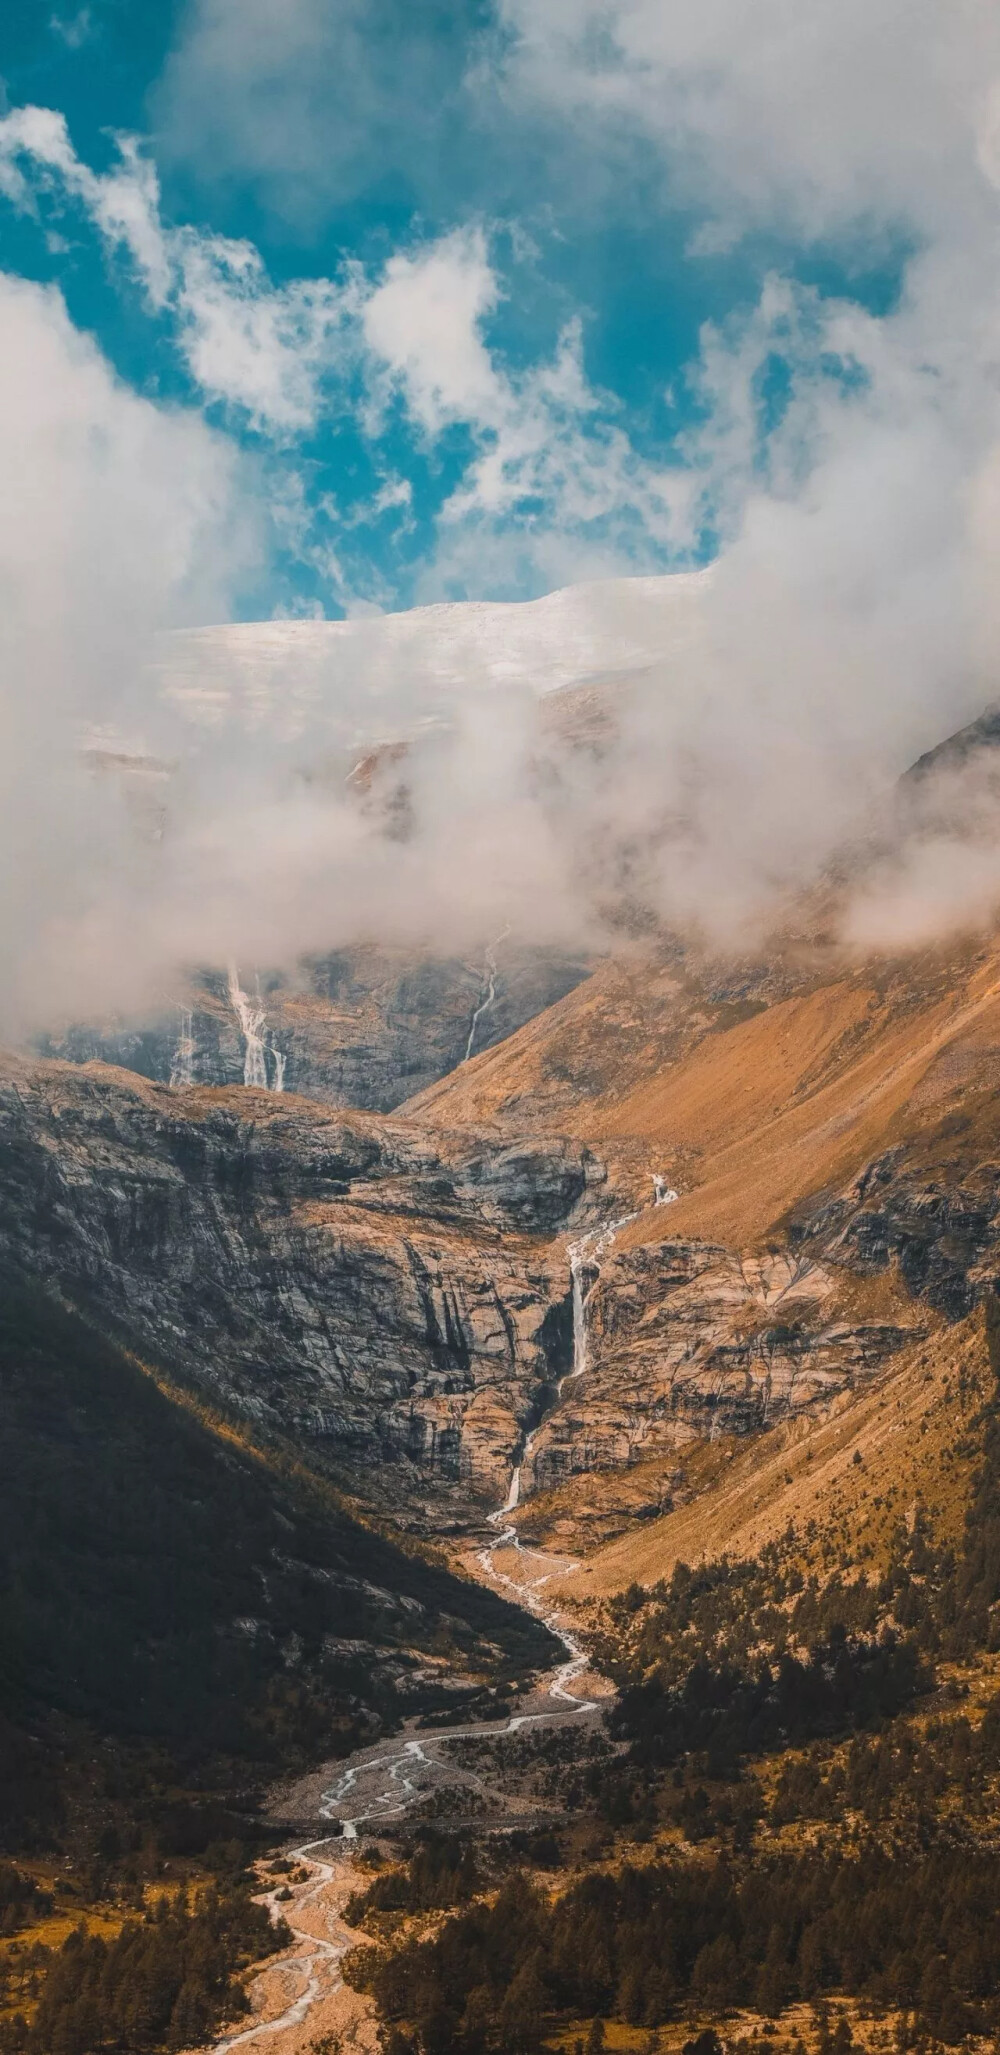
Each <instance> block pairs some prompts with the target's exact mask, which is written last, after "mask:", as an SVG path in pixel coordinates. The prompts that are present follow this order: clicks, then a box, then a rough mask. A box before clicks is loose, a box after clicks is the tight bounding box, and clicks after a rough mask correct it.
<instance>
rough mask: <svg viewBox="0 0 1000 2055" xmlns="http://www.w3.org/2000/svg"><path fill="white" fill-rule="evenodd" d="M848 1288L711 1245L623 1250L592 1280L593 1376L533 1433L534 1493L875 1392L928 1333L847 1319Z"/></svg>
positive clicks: (820, 1273) (782, 1257)
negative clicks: (896, 1358) (856, 1390)
mask: <svg viewBox="0 0 1000 2055" xmlns="http://www.w3.org/2000/svg"><path fill="white" fill-rule="evenodd" d="M836 1282H837V1280H836V1278H835V1276H834V1274H833V1273H831V1271H830V1270H829V1268H827V1267H826V1266H825V1265H824V1264H823V1263H822V1262H819V1261H816V1260H810V1259H808V1258H806V1257H800V1258H795V1257H793V1256H791V1255H786V1254H775V1255H766V1256H761V1257H744V1258H742V1259H741V1258H740V1257H739V1256H738V1255H736V1254H734V1253H733V1252H732V1251H731V1250H728V1249H724V1248H720V1247H717V1246H714V1245H713V1244H711V1243H707V1242H693V1241H676V1242H661V1243H657V1244H653V1245H649V1244H647V1245H645V1246H643V1247H640V1248H637V1249H632V1250H626V1251H623V1252H622V1253H621V1254H618V1255H615V1254H614V1253H613V1252H612V1253H611V1255H610V1258H609V1259H607V1260H602V1265H601V1271H600V1275H599V1276H598V1275H597V1274H596V1273H594V1272H593V1271H591V1272H589V1273H588V1272H585V1276H584V1283H585V1286H586V1287H587V1291H588V1296H587V1301H586V1310H585V1317H586V1323H587V1370H586V1374H585V1375H584V1376H583V1377H581V1378H580V1379H579V1380H574V1381H573V1382H572V1383H571V1384H570V1385H568V1386H567V1387H566V1392H565V1396H564V1401H563V1403H562V1404H561V1405H560V1406H559V1408H558V1409H557V1410H556V1411H555V1412H554V1413H553V1414H552V1415H551V1417H550V1418H549V1419H548V1420H546V1422H545V1423H544V1425H543V1426H542V1428H541V1429H540V1431H539V1432H538V1434H537V1435H535V1436H534V1437H533V1439H532V1443H531V1449H530V1451H529V1457H528V1463H527V1465H526V1471H527V1474H526V1477H525V1485H526V1488H527V1489H528V1490H530V1489H532V1488H535V1489H547V1488H550V1487H552V1486H554V1485H557V1484H559V1483H561V1482H562V1481H563V1480H564V1479H565V1478H566V1477H568V1476H570V1475H572V1474H573V1473H574V1472H578V1471H585V1470H604V1469H612V1468H617V1467H623V1466H625V1465H627V1464H630V1463H632V1462H635V1461H636V1460H637V1458H638V1457H640V1456H648V1455H652V1454H656V1453H659V1452H661V1451H662V1450H664V1449H666V1448H674V1447H678V1446H680V1445H681V1444H682V1443H684V1442H687V1441H691V1440H693V1439H695V1438H709V1439H714V1437H715V1435H716V1434H718V1433H722V1432H725V1433H727V1434H734V1433H736V1434H752V1433H754V1432H757V1431H759V1430H760V1429H762V1428H765V1427H767V1426H768V1425H769V1424H771V1423H773V1422H774V1421H775V1420H777V1419H780V1418H781V1417H782V1416H783V1415H786V1414H788V1413H794V1412H799V1411H801V1410H803V1409H804V1408H806V1407H810V1406H816V1405H817V1404H822V1403H823V1402H824V1401H828V1400H829V1399H831V1398H832V1397H834V1396H835V1394H836V1393H838V1392H840V1391H843V1390H844V1388H845V1387H846V1386H851V1387H853V1386H856V1385H859V1384H861V1383H863V1382H864V1381H865V1380H866V1379H867V1378H869V1377H870V1376H871V1375H872V1374H873V1373H874V1372H875V1371H876V1370H878V1369H879V1368H880V1367H881V1365H882V1364H883V1363H884V1362H885V1360H886V1358H887V1357H888V1356H889V1355H891V1354H892V1352H893V1350H895V1349H897V1348H899V1347H901V1346H902V1345H903V1343H904V1342H907V1341H910V1340H912V1339H913V1336H914V1332H919V1325H918V1324H917V1323H916V1322H915V1323H914V1325H913V1326H907V1325H903V1324H900V1325H896V1324H892V1323H889V1322H880V1323H878V1324H858V1323H855V1322H851V1321H848V1320H845V1319H843V1318H839V1317H837V1315H836V1313H835V1312H834V1311H833V1310H832V1308H831V1301H832V1300H833V1299H834V1297H835V1289H836Z"/></svg>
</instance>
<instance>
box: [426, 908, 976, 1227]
mask: <svg viewBox="0 0 1000 2055" xmlns="http://www.w3.org/2000/svg"><path fill="white" fill-rule="evenodd" d="M733 982H734V981H733V979H732V977H731V978H730V985H732V983H733ZM742 982H743V983H744V984H746V983H748V982H752V980H750V979H747V978H746V977H744V979H743V980H742ZM790 984H792V985H795V984H797V986H798V989H796V990H792V991H788V989H787V987H788V986H789V985H790ZM721 989H722V990H723V991H725V989H726V987H725V986H723V987H722V988H721ZM755 989H756V991H757V992H758V994H759V995H760V996H758V997H756V998H753V999H749V1000H743V1001H742V1002H741V1001H740V1000H732V999H729V998H726V997H722V998H720V997H719V996H718V993H719V990H720V984H719V968H718V966H717V965H709V966H702V967H701V968H700V969H699V970H698V971H697V972H684V973H683V974H680V973H678V972H677V971H676V970H674V969H672V968H671V967H670V966H669V965H666V966H665V965H662V964H660V965H659V966H657V965H656V964H655V963H652V962H650V961H649V960H648V959H647V960H646V961H645V962H643V963H641V964H640V963H633V964H630V965H628V966H622V965H621V963H617V964H608V965H604V966H602V967H601V969H600V970H599V971H598V972H597V973H596V975H595V976H594V977H593V978H591V979H589V980H588V981H587V982H586V983H585V984H584V985H582V986H580V987H579V988H578V989H577V990H576V991H574V992H572V993H570V994H568V996H567V997H566V998H565V999H563V1000H561V1001H560V1002H559V1004H558V1005H557V1006H554V1007H552V1008H550V1009H549V1010H548V1011H547V1012H546V1013H545V1014H543V1015H541V1016H540V1017H539V1018H538V1019H536V1020H534V1021H532V1022H530V1023H529V1024H528V1026H527V1027H525V1028H522V1029H521V1030H520V1031H519V1033H517V1034H516V1035H513V1036H511V1037H510V1039H509V1040H508V1041H507V1042H505V1043H503V1044H502V1045H500V1046H499V1047H497V1048H495V1049H492V1050H489V1051H487V1052H486V1053H485V1054H484V1055H483V1056H482V1057H480V1058H478V1059H476V1060H475V1061H473V1062H472V1063H470V1064H469V1065H468V1066H463V1068H462V1069H461V1070H460V1071H459V1072H457V1073H456V1074H454V1075H453V1076H452V1077H449V1078H447V1079H445V1080H443V1081H442V1083H440V1084H438V1085H436V1086H434V1087H432V1089H431V1090H430V1091H428V1092H425V1093H423V1094H422V1095H421V1096H420V1097H419V1098H417V1099H415V1100H413V1101H411V1102H410V1103H409V1105H408V1106H407V1107H406V1108H405V1114H406V1116H407V1117H410V1118H412V1119H415V1120H417V1121H420V1122H431V1121H433V1122H434V1123H435V1124H439V1125H441V1126H444V1127H460V1126H463V1125H465V1124H466V1123H469V1122H472V1121H475V1122H477V1123H482V1124H493V1125H494V1126H495V1127H499V1128H500V1129H501V1130H502V1131H503V1130H513V1129H516V1128H518V1127H520V1128H522V1129H523V1128H524V1127H531V1128H539V1127H540V1128H543V1129H544V1128H549V1129H550V1130H551V1129H554V1128H558V1129H560V1130H561V1131H562V1132H564V1133H570V1134H573V1135H574V1136H578V1137H580V1138H581V1139H584V1140H586V1141H587V1142H589V1143H591V1144H593V1145H594V1146H595V1148H597V1149H598V1150H599V1151H600V1153H601V1154H602V1155H604V1156H605V1157H606V1158H607V1160H608V1162H609V1164H610V1166H611V1168H612V1172H613V1174H616V1175H617V1179H618V1181H619V1182H620V1183H623V1184H624V1187H625V1189H628V1188H629V1187H631V1188H632V1189H633V1190H635V1191H636V1192H637V1193H639V1192H640V1191H641V1194H642V1196H645V1194H646V1192H647V1191H648V1183H647V1179H648V1176H649V1174H650V1173H651V1172H652V1170H654V1169H655V1170H658V1171H661V1172H664V1173H666V1174H667V1175H668V1176H670V1177H671V1178H672V1180H673V1182H674V1183H675V1184H676V1186H677V1188H678V1189H679V1190H680V1192H681V1195H682V1196H681V1201H680V1204H679V1205H675V1206H671V1207H669V1208H659V1209H656V1210H654V1209H652V1208H649V1209H648V1210H647V1211H646V1212H645V1213H644V1217H643V1218H642V1219H641V1220H640V1221H638V1222H636V1223H635V1225H634V1226H633V1227H632V1228H631V1229H629V1230H628V1231H627V1232H626V1234H625V1235H624V1236H623V1237H622V1242H621V1246H622V1248H627V1247H628V1246H630V1245H636V1244H638V1243H640V1242H643V1241H656V1240H659V1239H662V1238H664V1237H673V1236H676V1235H685V1236H704V1237H711V1238H713V1239H718V1240H720V1241H725V1242H727V1243H730V1244H732V1243H736V1244H738V1245H741V1246H746V1245H748V1244H750V1243H753V1242H754V1241H755V1240H757V1239H759V1238H760V1237H762V1236H765V1235H766V1234H767V1233H768V1231H769V1230H773V1229H774V1228H776V1227H777V1226H778V1225H779V1223H780V1222H781V1220H782V1218H783V1216H784V1215H786V1214H787V1213H788V1212H789V1210H790V1209H791V1208H793V1207H794V1206H796V1205H797V1204H798V1203H799V1202H800V1201H801V1200H802V1199H803V1198H804V1197H806V1196H807V1195H809V1194H812V1193H816V1192H819V1191H822V1190H824V1189H825V1188H827V1187H835V1186H836V1185H838V1184H839V1183H842V1182H843V1181H844V1180H845V1179H847V1178H849V1177H850V1176H851V1175H852V1174H853V1173H854V1172H855V1171H856V1170H857V1169H859V1168H860V1167H861V1165H862V1164H863V1163H864V1162H865V1161H867V1160H868V1159H869V1158H870V1157H871V1156H872V1155H874V1154H876V1153H877V1152H878V1151H879V1150H880V1149H882V1148H884V1147H885V1146H886V1145H887V1144H888V1143H889V1142H890V1141H893V1140H896V1139H903V1138H906V1137H908V1136H909V1135H910V1133H911V1131H913V1130H916V1129H920V1128H921V1127H923V1126H925V1125H926V1124H927V1121H928V1118H929V1117H930V1113H931V1109H932V1108H933V1109H934V1111H935V1114H936V1115H939V1114H940V1113H941V1111H942V1110H943V1109H944V1108H945V1106H946V1105H948V1104H949V1103H950V1102H952V1101H953V1100H956V1099H961V1098H963V1097H964V1096H965V1095H966V1094H967V1093H968V1091H969V1089H970V1086H972V1085H973V1084H974V1082H975V1080H976V1078H977V1077H979V1076H981V1075H984V1074H985V1072H990V1073H991V1067H992V1068H995V1067H996V1052H997V1051H998V1050H1000V953H998V950H997V947H996V946H995V945H993V946H991V947H990V948H989V949H981V950H979V951H977V952H973V951H972V950H971V949H970V948H968V947H965V948H962V949H957V950H954V951H952V952H951V953H950V954H947V955H946V954H944V953H941V954H935V955H933V956H926V957H923V958H920V959H910V960H909V961H907V962H899V963H894V964H886V963H879V964H874V965H871V964H869V965H866V966H864V967H861V968H855V969H848V968H845V967H844V966H841V967H840V970H839V974H838V975H837V976H836V977H834V978H831V979H830V980H829V981H821V980H820V978H819V977H818V976H817V974H816V972H815V969H811V970H810V971H809V972H808V973H803V972H801V971H800V972H798V973H797V974H796V973H794V972H793V969H791V968H789V966H788V965H783V964H776V965H771V966H767V967H758V970H757V972H756V973H755ZM734 1014H735V1015H737V1016H738V1015H740V1014H742V1015H743V1016H744V1017H742V1018H739V1017H737V1018H735V1019H734V1018H733V1016H734ZM932 1074H933V1081H932ZM983 1140H984V1142H988V1143H989V1145H990V1146H993V1143H992V1139H991V1138H990V1137H988V1136H983Z"/></svg>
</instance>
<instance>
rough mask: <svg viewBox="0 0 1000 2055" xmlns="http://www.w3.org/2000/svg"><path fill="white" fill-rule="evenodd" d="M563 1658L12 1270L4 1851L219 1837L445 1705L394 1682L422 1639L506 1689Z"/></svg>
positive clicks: (524, 1624) (426, 1690)
mask: <svg viewBox="0 0 1000 2055" xmlns="http://www.w3.org/2000/svg"><path fill="white" fill-rule="evenodd" d="M556 1649H557V1644H555V1643H554V1642H553V1641H552V1640H551V1637H550V1636H549V1635H548V1634H547V1633H546V1631H545V1629H544V1628H541V1627H540V1626H539V1625H538V1624H537V1623H536V1622H534V1621H532V1620H531V1619H529V1618H526V1616H525V1614H524V1613H523V1612H522V1611H521V1610H520V1609H519V1608H517V1607H513V1606H510V1605H508V1604H507V1603H506V1602H505V1601H503V1600H501V1599H498V1598H496V1597H495V1596H494V1595H493V1594H492V1593H491V1592H489V1591H484V1590H483V1589H482V1588H481V1587H479V1586H476V1585H473V1584H471V1583H467V1582H464V1581H462V1580H461V1579H458V1578H456V1577H454V1576H452V1575H451V1574H450V1573H449V1572H448V1571H447V1570H445V1569H443V1568H441V1567H439V1566H437V1565H434V1564H431V1563H428V1562H426V1561H424V1560H422V1559H420V1558H419V1557H413V1556H410V1555H408V1554H405V1553H404V1552H403V1551H402V1549H400V1548H399V1547H396V1546H394V1545H393V1543H392V1542H390V1541H388V1540H386V1539H385V1538H384V1537H383V1536H382V1535H380V1534H377V1533H373V1532H371V1531H370V1530H369V1529H367V1528H365V1527H363V1526H361V1525H360V1524H359V1523H358V1522H357V1521H356V1520H354V1519H352V1518H351V1517H350V1515H349V1514H348V1513H347V1512H346V1511H345V1510H344V1509H343V1507H342V1506H341V1505H340V1504H339V1503H338V1502H337V1499H336V1497H335V1495H334V1494H333V1493H332V1492H331V1491H330V1489H329V1488H328V1487H327V1486H325V1485H324V1484H323V1483H322V1482H321V1481H319V1480H316V1479H313V1478H312V1477H311V1476H309V1475H308V1473H306V1472H304V1471H302V1470H301V1469H299V1470H297V1471H296V1470H293V1469H292V1468H291V1466H287V1467H286V1468H285V1469H284V1470H282V1469H281V1468H280V1467H276V1466H275V1465H274V1464H273V1463H269V1462H268V1461H267V1460H265V1459H264V1458H263V1457H261V1456H259V1455H257V1454H255V1453H254V1452H253V1450H252V1449H249V1448H247V1447H246V1446H245V1445H243V1444H241V1443H239V1442H238V1441H237V1440H236V1439H235V1438H233V1437H230V1436H228V1435H227V1434H225V1433H224V1432H218V1431H215V1430H214V1429H213V1427H212V1426H211V1424H209V1423H206V1422H205V1420H204V1419H202V1418H199V1417H198V1416H197V1415H196V1414H195V1413H194V1412H192V1411H191V1410H189V1409H187V1408H185V1406H183V1405H182V1404H179V1403H177V1402H175V1400H174V1399H173V1398H172V1397H171V1396H170V1395H169V1394H168V1393H167V1392H165V1391H163V1390H161V1389H160V1387H159V1386H158V1385H157V1384H156V1383H155V1382H154V1380H153V1379H152V1378H151V1377H149V1376H147V1375H146V1374H145V1373H144V1372H143V1371H142V1370H141V1369H140V1368H139V1367H138V1366H137V1365H136V1364H135V1363H134V1361H132V1360H131V1359H130V1358H129V1357H127V1356H126V1355H124V1354H123V1353H122V1352H121V1351H120V1350H118V1349H116V1348H115V1347H113V1346H112V1345H110V1344H109V1343H107V1342H106V1341H104V1340H103V1339H102V1338H100V1337H99V1336H97V1335H95V1334H94V1333H93V1332H92V1331H91V1330H90V1329H89V1328H88V1327H87V1326H86V1325H84V1323H83V1322H81V1321H80V1320H79V1319H78V1318H76V1317H75V1316H74V1315H72V1314H70V1313H67V1312H65V1311H63V1310H62V1309H61V1308H59V1307H57V1306H54V1305H52V1304H51V1303H50V1302H49V1301H47V1300H46V1299H45V1298H44V1297H42V1296H41V1295H40V1293H39V1292H38V1291H37V1289H31V1288H28V1287H23V1286H19V1285H17V1284H16V1283H11V1282H10V1281H7V1282H6V1283H5V1286H4V1290H3V1297H2V1303H0V1847H6V1848H7V1849H8V1850H9V1851H10V1852H11V1853H22V1854H23V1853H26V1852H29V1851H30V1850H31V1849H32V1848H34V1849H36V1850H39V1849H46V1848H52V1847H58V1846H65V1845H70V1844H72V1843H73V1842H74V1837H76V1838H77V1839H79V1837H80V1835H81V1834H82V1836H83V1840H84V1843H86V1844H88V1845H89V1848H90V1852H92V1853H99V1852H101V1850H100V1849H99V1848H98V1843H99V1842H100V1843H102V1844H103V1854H104V1856H105V1858H106V1859H107V1860H113V1859H114V1857H115V1853H116V1849H117V1850H118V1851H119V1852H120V1850H121V1849H124V1848H126V1847H127V1846H128V1844H129V1842H130V1841H131V1840H134V1829H135V1825H136V1821H137V1820H138V1821H139V1823H140V1826H141V1827H142V1829H143V1831H145V1830H146V1829H147V1828H148V1827H149V1825H150V1821H151V1817H152V1815H154V1814H155V1819H154V1820H153V1824H154V1825H155V1827H156V1831H157V1833H158V1835H159V1839H160V1842H161V1844H162V1852H178V1853H189V1852H197V1850H198V1849H199V1848H204V1847H205V1845H206V1843H208V1842H211V1841H213V1840H218V1839H220V1838H221V1839H223V1840H224V1839H227V1838H231V1836H232V1833H233V1817H232V1811H231V1808H232V1806H233V1803H234V1801H235V1803H236V1807H237V1810H238V1811H244V1812H245V1810H246V1792H247V1788H248V1786H249V1787H252V1786H253V1785H254V1784H255V1783H257V1782H259V1781H260V1780H261V1779H262V1778H263V1777H264V1776H266V1775H268V1774H273V1772H274V1769H275V1767H277V1766H278V1765H280V1767H281V1768H282V1770H283V1771H288V1770H290V1769H294V1768H295V1766H296V1764H304V1763H306V1762H308V1761H311V1760H315V1759H316V1758H317V1757H319V1756H321V1755H331V1754H340V1753H343V1752H344V1751H346V1750H347V1749H349V1748H351V1747H353V1746H354V1745H356V1743H357V1742H358V1741H359V1740H363V1739H365V1738H367V1737H369V1736H371V1735H372V1734H374V1733H377V1732H378V1731H379V1730H380V1729H382V1728H384V1727H385V1726H387V1725H395V1724H398V1721H399V1718H400V1715H401V1711H402V1708H403V1706H404V1704H405V1707H406V1710H408V1711H409V1710H417V1709H420V1710H427V1711H432V1710H433V1709H434V1708H435V1707H436V1706H441V1705H445V1704H447V1703H449V1702H450V1700H451V1698H452V1697H453V1694H452V1693H448V1692H446V1691H445V1690H443V1689H442V1688H440V1687H437V1688H436V1687H435V1686H434V1685H433V1683H430V1684H428V1683H427V1682H426V1681H425V1682H422V1683H420V1684H419V1685H418V1684H416V1683H414V1684H413V1685H412V1687H410V1688H408V1689H407V1672H408V1670H415V1669H416V1668H417V1667H418V1666H421V1658H422V1657H423V1656H424V1655H425V1654H426V1653H428V1652H430V1653H433V1654H436V1655H438V1656H441V1657H444V1658H445V1659H446V1661H447V1662H448V1663H449V1665H450V1666H452V1667H454V1668H456V1669H459V1670H464V1671H466V1672H468V1671H469V1670H470V1669H471V1670H473V1671H475V1669H478V1670H479V1672H480V1674H482V1672H483V1671H486V1672H487V1673H488V1674H490V1673H492V1675H493V1676H494V1677H495V1678H499V1679H501V1680H503V1679H505V1678H507V1677H509V1676H511V1675H512V1674H516V1673H517V1672H518V1671H521V1672H523V1670H524V1669H525V1668H527V1667H529V1666H532V1665H541V1664H544V1663H545V1662H546V1661H551V1660H552V1657H553V1654H554V1653H555V1652H556ZM400 1679H402V1684H403V1689H404V1690H405V1691H406V1696H405V1699H404V1698H403V1697H402V1696H401V1692H400V1688H399V1682H398V1680H400ZM192 1789H193V1790H194V1792H195V1794H196V1796H195V1798H194V1799H192V1798H191V1792H192ZM88 1793H89V1798H88V1796H87V1794H88ZM185 1794H186V1795H185ZM220 1794H221V1799H222V1801H223V1802H222V1803H221V1805H220ZM88 1805H89V1809H90V1812H91V1813H92V1814H93V1819H92V1821H91V1822H90V1825H89V1827H88V1822H87V1819H86V1813H87V1810H88ZM227 1808H229V1810H227Z"/></svg>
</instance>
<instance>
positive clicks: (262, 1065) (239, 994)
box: [227, 963, 288, 1092]
mask: <svg viewBox="0 0 1000 2055" xmlns="http://www.w3.org/2000/svg"><path fill="white" fill-rule="evenodd" d="M227 989H228V992H229V1004H230V1006H231V1007H232V1009H233V1012H234V1013H235V1015H236V1018H237V1020H238V1021H239V1024H240V1033H241V1035H242V1036H243V1052H244V1053H243V1082H244V1084H245V1085H250V1086H252V1087H254V1088H255V1089H256V1090H257V1091H259V1092H266V1091H269V1090H270V1091H274V1092H283V1091H284V1089H285V1065H286V1063H287V1061H288V1058H287V1056H285V1055H284V1054H283V1053H282V1051H281V1050H280V1049H276V1048H275V1046H274V1041H273V1039H272V1041H271V1061H272V1063H273V1065H274V1081H273V1083H271V1082H270V1080H269V1079H268V1075H267V1054H268V1050H267V1041H266V1036H267V1014H266V1013H265V1011H264V1007H263V1005H262V1003H261V999H260V993H259V992H258V994H257V999H256V1001H254V1000H253V999H251V997H250V994H249V993H248V992H244V990H243V987H242V985H241V984H240V974H239V970H238V968H237V966H236V964H235V963H231V964H230V966H229V976H228V980H227Z"/></svg>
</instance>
